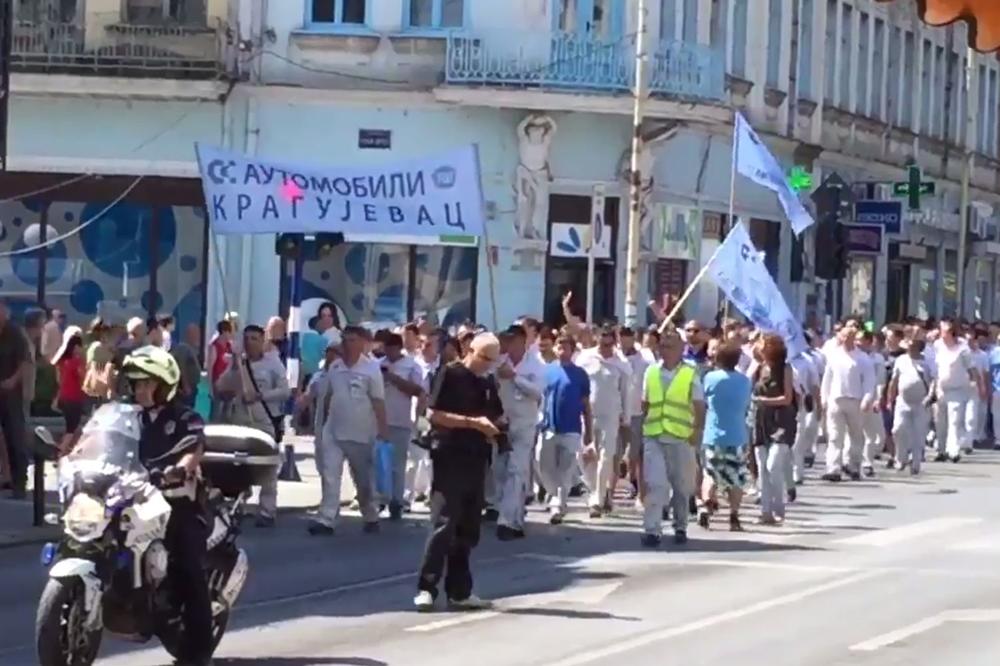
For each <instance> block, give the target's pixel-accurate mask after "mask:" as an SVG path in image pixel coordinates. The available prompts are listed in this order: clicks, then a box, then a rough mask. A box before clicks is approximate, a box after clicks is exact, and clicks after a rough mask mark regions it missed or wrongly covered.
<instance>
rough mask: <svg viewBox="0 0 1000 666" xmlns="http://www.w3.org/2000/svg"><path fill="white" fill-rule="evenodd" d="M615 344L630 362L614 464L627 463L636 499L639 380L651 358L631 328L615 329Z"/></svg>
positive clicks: (639, 442)
mask: <svg viewBox="0 0 1000 666" xmlns="http://www.w3.org/2000/svg"><path fill="white" fill-rule="evenodd" d="M618 344H619V347H620V349H621V353H622V356H624V357H625V362H626V363H628V364H629V368H630V371H631V375H630V376H629V389H628V404H627V406H626V410H625V425H624V426H623V428H622V432H621V436H620V437H619V446H618V456H617V458H616V461H615V467H616V468H617V467H618V465H619V464H620V463H621V460H624V461H625V462H626V464H627V465H628V473H629V478H630V479H631V480H632V491H631V493H630V496H631V498H632V499H635V498H636V497H637V496H638V495H639V490H640V488H639V485H640V482H641V479H642V470H641V468H642V381H643V378H644V377H645V376H646V368H648V367H649V365H650V362H649V360H647V358H646V357H645V356H644V355H643V354H642V353H641V352H640V351H639V348H638V346H637V344H636V336H635V332H634V331H633V330H632V329H630V328H622V329H621V330H620V331H618ZM617 482H618V475H617V474H614V473H612V475H611V485H610V487H609V488H608V496H609V497H614V496H615V486H616V485H617Z"/></svg>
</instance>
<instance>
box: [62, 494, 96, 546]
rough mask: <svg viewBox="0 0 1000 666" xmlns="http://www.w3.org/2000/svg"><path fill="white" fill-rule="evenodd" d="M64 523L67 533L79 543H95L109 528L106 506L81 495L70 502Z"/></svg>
mask: <svg viewBox="0 0 1000 666" xmlns="http://www.w3.org/2000/svg"><path fill="white" fill-rule="evenodd" d="M63 523H64V524H65V525H66V531H67V532H69V534H70V536H72V537H73V538H74V539H76V540H77V541H82V542H87V541H93V540H95V539H97V538H99V537H100V536H101V535H102V534H103V533H104V528H105V527H106V526H107V518H105V514H104V504H103V503H102V502H100V501H99V500H96V499H94V498H93V497H91V496H90V495H87V494H86V493H79V494H77V495H76V496H75V497H74V498H73V499H72V501H70V503H69V507H67V509H66V514H65V515H64V516H63Z"/></svg>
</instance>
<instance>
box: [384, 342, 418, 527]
mask: <svg viewBox="0 0 1000 666" xmlns="http://www.w3.org/2000/svg"><path fill="white" fill-rule="evenodd" d="M403 346H404V341H403V336H401V335H399V334H397V333H390V334H389V335H387V336H385V340H384V341H383V347H382V348H383V350H384V351H385V356H384V357H382V362H381V365H382V368H381V369H382V378H383V379H384V380H385V420H386V425H387V426H388V432H387V436H388V441H389V442H390V443H391V444H392V452H393V455H392V497H383V498H382V500H383V501H388V504H389V519H390V520H399V519H400V518H402V516H403V510H404V508H405V494H406V461H407V457H408V454H409V451H410V446H411V442H412V441H413V412H414V402H415V401H416V399H417V398H419V397H420V395H421V394H422V393H423V373H422V372H421V370H420V367H419V366H418V365H417V362H416V360H414V358H413V357H412V356H408V355H406V354H404V353H403Z"/></svg>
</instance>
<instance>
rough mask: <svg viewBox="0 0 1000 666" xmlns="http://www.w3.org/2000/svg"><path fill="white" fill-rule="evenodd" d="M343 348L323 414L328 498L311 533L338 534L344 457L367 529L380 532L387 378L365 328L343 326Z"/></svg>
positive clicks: (330, 379)
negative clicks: (369, 351) (377, 485)
mask: <svg viewBox="0 0 1000 666" xmlns="http://www.w3.org/2000/svg"><path fill="white" fill-rule="evenodd" d="M342 335H343V343H342V350H343V353H342V355H341V357H340V358H338V359H337V360H336V361H334V362H333V363H332V364H331V365H330V369H329V370H327V372H326V377H325V378H324V380H323V381H325V382H327V384H328V385H327V389H326V390H327V392H328V395H329V398H330V400H329V407H328V411H327V413H326V415H325V418H324V420H323V423H324V425H323V438H322V441H323V446H324V452H323V456H322V464H323V467H324V469H325V472H324V474H323V475H322V478H323V486H324V487H323V502H322V504H321V505H320V508H319V512H318V513H317V514H316V518H315V521H314V522H313V524H312V525H310V526H309V532H310V533H311V534H333V530H334V528H335V527H336V523H337V519H338V518H339V516H340V483H341V479H342V475H343V472H344V461H345V460H346V461H347V465H348V467H349V468H350V472H351V479H352V480H353V481H354V487H355V488H356V489H357V493H358V505H359V508H360V510H361V517H362V519H363V520H364V531H365V532H366V533H374V532H378V507H377V506H376V505H375V493H374V488H373V481H374V474H373V467H372V465H373V458H374V449H375V446H374V445H375V439H376V437H378V438H381V439H386V438H387V436H388V427H387V424H386V414H385V381H384V380H383V378H382V371H381V368H380V367H379V363H378V361H375V360H373V359H371V358H369V357H367V356H365V354H364V349H365V345H366V344H367V342H366V340H367V335H366V332H365V330H364V329H362V328H359V327H357V326H347V327H345V328H344V331H343V334H342Z"/></svg>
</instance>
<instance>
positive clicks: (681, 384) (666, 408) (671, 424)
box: [642, 363, 697, 442]
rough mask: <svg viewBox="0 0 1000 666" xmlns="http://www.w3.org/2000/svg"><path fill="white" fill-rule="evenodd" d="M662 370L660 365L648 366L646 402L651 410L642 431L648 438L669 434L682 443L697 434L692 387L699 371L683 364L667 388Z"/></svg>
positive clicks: (647, 414) (678, 367)
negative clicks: (695, 431) (695, 430)
mask: <svg viewBox="0 0 1000 666" xmlns="http://www.w3.org/2000/svg"><path fill="white" fill-rule="evenodd" d="M662 369H663V366H661V365H660V364H656V365H651V366H649V367H648V368H646V401H647V402H648V403H649V411H648V412H647V413H646V420H645V422H644V423H643V425H642V434H643V436H645V437H659V436H660V435H663V434H666V435H669V436H670V437H674V438H676V439H679V440H681V441H682V442H683V441H687V440H688V439H689V438H690V437H691V435H693V434H694V407H693V406H692V404H691V390H692V388H693V387H694V380H695V376H696V373H697V370H695V368H694V366H692V365H690V364H688V363H681V364H680V365H679V366H677V370H676V371H675V373H674V376H673V379H671V380H670V385H669V386H667V389H666V391H664V390H663V378H662V375H661V371H662Z"/></svg>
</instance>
